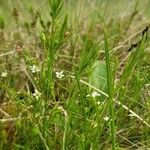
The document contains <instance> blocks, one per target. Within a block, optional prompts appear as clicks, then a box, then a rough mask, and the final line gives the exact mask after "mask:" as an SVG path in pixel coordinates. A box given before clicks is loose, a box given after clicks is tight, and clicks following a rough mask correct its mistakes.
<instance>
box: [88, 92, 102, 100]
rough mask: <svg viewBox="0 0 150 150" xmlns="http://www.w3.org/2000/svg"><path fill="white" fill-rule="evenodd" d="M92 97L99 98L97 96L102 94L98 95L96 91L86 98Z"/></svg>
mask: <svg viewBox="0 0 150 150" xmlns="http://www.w3.org/2000/svg"><path fill="white" fill-rule="evenodd" d="M90 96H92V97H93V98H95V97H97V96H101V94H100V93H97V92H96V91H94V92H92V94H88V95H87V96H86V97H90Z"/></svg>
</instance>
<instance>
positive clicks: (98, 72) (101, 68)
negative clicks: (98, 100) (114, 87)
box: [90, 60, 107, 93]
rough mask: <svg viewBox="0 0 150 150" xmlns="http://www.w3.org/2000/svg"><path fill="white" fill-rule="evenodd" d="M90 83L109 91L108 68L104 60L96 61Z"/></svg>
mask: <svg viewBox="0 0 150 150" xmlns="http://www.w3.org/2000/svg"><path fill="white" fill-rule="evenodd" d="M90 84H91V85H93V86H94V87H96V88H98V89H100V90H102V91H103V92H105V93H107V69H106V63H105V62H104V61H98V60H97V61H95V62H94V64H93V66H92V73H91V75H90Z"/></svg>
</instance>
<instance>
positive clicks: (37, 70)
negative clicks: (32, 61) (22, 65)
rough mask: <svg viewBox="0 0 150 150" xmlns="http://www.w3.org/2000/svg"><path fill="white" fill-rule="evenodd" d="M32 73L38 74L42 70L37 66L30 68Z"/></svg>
mask: <svg viewBox="0 0 150 150" xmlns="http://www.w3.org/2000/svg"><path fill="white" fill-rule="evenodd" d="M30 69H31V71H32V73H36V72H39V71H40V68H39V67H38V66H36V65H33V66H30Z"/></svg>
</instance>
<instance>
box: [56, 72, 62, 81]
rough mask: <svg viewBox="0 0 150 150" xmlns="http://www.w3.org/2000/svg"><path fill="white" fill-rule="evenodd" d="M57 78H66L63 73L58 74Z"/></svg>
mask: <svg viewBox="0 0 150 150" xmlns="http://www.w3.org/2000/svg"><path fill="white" fill-rule="evenodd" d="M56 77H57V78H58V79H61V78H62V77H64V74H63V71H60V72H56Z"/></svg>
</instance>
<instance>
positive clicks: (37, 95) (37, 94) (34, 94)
mask: <svg viewBox="0 0 150 150" xmlns="http://www.w3.org/2000/svg"><path fill="white" fill-rule="evenodd" d="M33 96H34V97H35V98H36V99H39V98H40V97H41V93H40V92H39V91H38V90H35V93H33Z"/></svg>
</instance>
